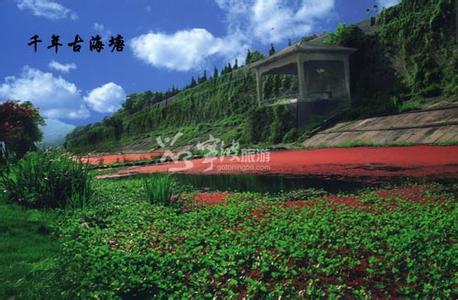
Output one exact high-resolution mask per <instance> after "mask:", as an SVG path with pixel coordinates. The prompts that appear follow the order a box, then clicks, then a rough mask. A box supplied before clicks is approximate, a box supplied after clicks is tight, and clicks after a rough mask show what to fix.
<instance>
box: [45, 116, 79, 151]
mask: <svg viewBox="0 0 458 300" xmlns="http://www.w3.org/2000/svg"><path fill="white" fill-rule="evenodd" d="M45 121H46V125H45V126H40V129H41V131H42V132H43V141H42V143H43V144H44V145H45V146H58V145H61V144H63V142H64V140H65V136H66V135H67V134H69V133H70V132H71V131H72V130H73V129H75V126H74V125H71V124H67V123H64V122H62V121H59V120H56V119H45Z"/></svg>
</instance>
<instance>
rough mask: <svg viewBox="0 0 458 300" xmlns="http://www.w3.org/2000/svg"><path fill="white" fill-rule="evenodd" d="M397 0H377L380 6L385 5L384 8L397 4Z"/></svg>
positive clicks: (398, 0)
mask: <svg viewBox="0 0 458 300" xmlns="http://www.w3.org/2000/svg"><path fill="white" fill-rule="evenodd" d="M399 2H400V0H377V3H378V5H379V6H380V7H385V8H388V7H391V6H394V5H396V4H398V3H399Z"/></svg>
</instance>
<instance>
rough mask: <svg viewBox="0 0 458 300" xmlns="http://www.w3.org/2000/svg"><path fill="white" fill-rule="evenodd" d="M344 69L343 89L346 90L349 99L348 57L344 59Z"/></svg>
mask: <svg viewBox="0 0 458 300" xmlns="http://www.w3.org/2000/svg"><path fill="white" fill-rule="evenodd" d="M343 63H344V68H345V87H346V90H347V98H348V99H351V91H350V63H349V58H348V56H347V57H345V59H344V60H343Z"/></svg>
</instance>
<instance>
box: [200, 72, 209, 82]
mask: <svg viewBox="0 0 458 300" xmlns="http://www.w3.org/2000/svg"><path fill="white" fill-rule="evenodd" d="M205 81H207V71H204V74H203V75H202V76H201V77H199V79H198V82H199V84H201V83H204V82H205Z"/></svg>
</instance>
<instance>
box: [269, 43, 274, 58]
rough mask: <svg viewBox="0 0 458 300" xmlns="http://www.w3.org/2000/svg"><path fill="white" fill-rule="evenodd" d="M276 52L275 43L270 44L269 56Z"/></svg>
mask: <svg viewBox="0 0 458 300" xmlns="http://www.w3.org/2000/svg"><path fill="white" fill-rule="evenodd" d="M274 54H275V48H274V44H270V50H269V56H270V55H274Z"/></svg>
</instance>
